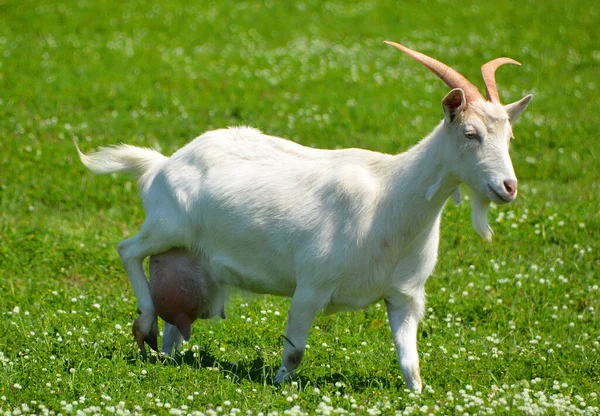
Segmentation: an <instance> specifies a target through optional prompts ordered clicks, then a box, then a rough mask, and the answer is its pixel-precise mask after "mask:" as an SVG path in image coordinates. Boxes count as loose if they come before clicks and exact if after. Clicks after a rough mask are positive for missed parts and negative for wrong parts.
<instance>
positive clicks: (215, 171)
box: [77, 41, 532, 391]
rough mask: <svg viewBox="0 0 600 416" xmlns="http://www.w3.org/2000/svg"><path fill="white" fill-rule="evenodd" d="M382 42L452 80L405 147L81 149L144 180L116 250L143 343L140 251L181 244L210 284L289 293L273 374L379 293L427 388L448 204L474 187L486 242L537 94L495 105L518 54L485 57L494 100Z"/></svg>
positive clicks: (204, 143) (144, 288)
mask: <svg viewBox="0 0 600 416" xmlns="http://www.w3.org/2000/svg"><path fill="white" fill-rule="evenodd" d="M385 43H386V44H389V45H392V46H394V47H396V48H398V49H399V50H401V51H402V52H404V53H406V54H407V55H409V56H410V57H411V58H413V59H415V60H416V61H418V62H420V63H421V64H423V65H424V66H425V67H427V68H428V69H430V70H431V71H432V72H434V73H435V74H436V75H437V76H438V77H439V78H441V79H442V80H443V81H444V82H445V83H446V84H447V85H448V86H449V87H450V88H451V91H450V92H449V93H448V94H447V95H446V96H445V97H444V99H443V100H442V108H443V111H444V119H443V120H442V121H441V122H440V123H439V125H438V126H437V127H436V128H435V129H434V130H433V132H432V133H431V134H430V135H429V136H427V137H426V138H424V139H422V140H421V141H420V142H419V143H418V144H417V145H415V146H414V147H412V148H411V149H409V150H408V151H406V152H404V153H400V154H397V155H388V154H381V153H376V152H371V151H367V150H361V149H341V150H319V149H313V148H307V147H304V146H301V145H299V144H296V143H293V142H291V141H288V140H285V139H281V138H277V137H272V136H268V135H265V134H263V133H261V132H260V131H258V130H255V129H252V128H248V127H236V128H229V129H222V130H215V131H209V132H207V133H204V134H203V135H201V136H200V137H198V138H196V139H194V140H192V141H191V142H189V143H188V144H187V145H185V146H184V147H182V148H181V149H179V150H178V151H176V152H175V153H174V154H173V155H172V156H171V157H169V158H167V157H165V156H163V155H161V154H160V153H158V152H155V151H153V150H149V149H142V148H138V147H134V146H128V145H120V146H117V147H109V148H100V149H99V150H98V151H97V152H95V153H92V154H90V155H87V156H86V155H84V154H83V153H81V151H80V150H79V148H77V151H78V154H79V156H80V159H81V161H82V163H83V164H84V165H85V166H87V167H88V168H89V169H91V170H92V171H94V172H96V173H110V172H116V171H133V172H135V173H136V174H137V176H138V184H139V187H140V190H141V198H142V201H143V205H144V209H145V212H146V219H145V221H144V223H143V225H142V228H141V230H140V232H139V233H138V234H137V235H135V236H133V237H131V238H128V239H126V240H124V241H121V242H120V243H119V245H118V252H119V254H120V257H121V259H122V262H123V265H124V268H125V271H126V273H127V275H128V277H129V279H130V282H131V285H132V287H133V290H134V292H135V295H136V297H137V302H138V308H139V313H140V316H139V317H138V318H137V319H136V321H135V323H134V334H135V337H136V339H137V340H138V343H139V344H140V347H141V348H142V349H143V347H144V342H147V343H149V344H150V345H151V346H152V345H154V346H155V345H156V337H157V333H156V309H155V306H154V304H153V301H152V297H151V295H150V291H149V287H148V281H147V280H146V276H145V274H144V269H143V267H142V263H143V260H144V258H146V257H147V256H151V255H157V254H160V253H164V252H166V251H167V250H170V249H172V248H173V247H182V248H184V249H185V250H187V251H189V252H190V253H194V254H195V255H197V256H198V257H199V258H202V259H204V260H202V261H205V262H206V264H205V267H206V269H207V270H208V271H209V276H210V279H212V283H211V285H212V284H214V285H215V287H218V288H220V289H221V288H226V287H229V286H232V287H239V288H242V289H245V290H249V291H252V292H256V293H269V294H274V295H281V296H289V297H291V298H292V300H291V306H290V309H289V313H288V320H287V328H286V334H285V340H286V342H284V348H283V360H282V364H281V367H280V368H279V370H278V372H277V374H276V376H275V382H277V383H281V382H282V381H284V380H285V379H287V378H289V377H291V376H293V375H294V373H295V371H296V369H297V367H298V365H299V364H300V362H301V360H302V357H303V354H304V349H305V345H306V341H307V338H308V334H309V330H310V327H311V324H312V322H313V320H314V318H315V316H316V314H317V313H318V312H319V311H321V310H324V311H325V313H334V312H337V311H340V310H353V309H359V308H364V307H366V306H368V305H371V304H373V303H375V302H378V301H379V300H381V299H383V300H384V301H385V305H386V308H387V313H388V317H389V322H390V327H391V330H392V335H393V339H394V343H395V346H396V350H397V354H398V359H399V362H400V369H401V371H402V374H403V377H404V380H405V383H406V385H407V387H409V388H411V389H414V390H417V391H421V388H422V381H421V376H420V372H419V357H418V353H417V326H418V323H419V320H420V318H421V317H422V315H423V309H424V303H425V290H424V286H425V281H426V280H427V278H428V277H429V275H430V274H431V273H432V271H433V269H434V265H435V263H436V261H437V252H438V244H439V227H440V217H441V212H442V210H443V207H444V205H445V202H446V200H447V199H448V198H449V197H450V195H453V194H454V195H455V196H456V195H458V193H457V192H456V189H457V187H458V186H459V184H461V183H464V184H466V185H467V186H468V187H470V188H471V189H472V191H473V197H472V223H473V226H474V228H475V230H476V231H477V232H478V233H479V234H480V235H481V236H482V237H483V238H484V239H485V240H488V241H489V240H491V238H492V232H491V229H490V228H489V226H488V223H487V218H486V213H487V208H488V205H489V204H490V202H491V201H493V202H495V203H497V204H504V203H508V202H511V201H513V200H514V199H515V198H516V195H517V178H516V176H515V172H514V169H513V166H512V162H511V159H510V156H509V142H510V140H511V139H512V129H511V122H514V121H515V120H516V119H517V118H518V117H519V116H520V115H521V113H522V112H523V111H524V110H525V108H526V107H527V105H528V104H529V102H530V101H531V99H532V96H531V95H527V96H526V97H524V98H522V99H521V100H519V101H517V102H515V103H512V104H508V105H505V106H503V105H502V104H500V100H499V97H498V92H497V89H496V83H495V80H494V74H495V71H496V69H497V67H499V66H500V65H503V64H507V63H511V64H518V63H517V62H516V61H514V60H512V59H509V58H499V59H495V60H493V61H491V62H489V63H487V64H485V65H483V67H482V74H483V77H484V81H485V85H486V95H487V100H486V99H484V98H483V96H482V95H481V94H480V92H479V91H478V90H477V88H476V87H475V86H474V85H473V84H471V83H470V82H469V81H468V80H467V79H466V78H464V77H463V76H462V75H460V74H459V73H458V72H457V71H455V70H453V69H452V68H450V67H448V66H447V65H445V64H443V63H441V62H439V61H437V60H435V59H433V58H431V57H428V56H426V55H423V54H421V53H419V52H416V51H413V50H412V49H409V48H407V47H405V46H402V45H400V44H397V43H394V42H387V41H386V42H385Z"/></svg>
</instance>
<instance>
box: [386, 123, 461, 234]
mask: <svg viewBox="0 0 600 416" xmlns="http://www.w3.org/2000/svg"><path fill="white" fill-rule="evenodd" d="M445 134H446V133H445V129H444V127H443V125H441V124H440V125H439V126H438V127H437V128H436V129H435V130H434V131H433V132H432V133H431V134H430V135H429V136H428V137H426V138H425V139H423V140H421V142H419V143H418V144H417V145H416V146H414V147H413V148H411V149H410V150H408V151H407V152H404V153H401V154H398V155H396V156H395V157H394V161H393V166H392V169H391V172H392V173H391V175H390V176H389V177H388V181H389V182H388V189H389V190H390V191H391V192H390V194H389V200H388V201H386V202H387V203H389V204H390V208H391V209H390V210H388V213H389V214H390V215H391V216H392V218H388V220H390V222H389V224H390V225H391V224H394V225H395V228H396V230H395V231H396V232H399V233H400V234H402V235H404V236H416V235H417V234H419V233H420V232H421V231H423V232H427V231H428V229H430V228H431V227H433V226H435V224H437V221H436V219H437V217H438V216H439V215H440V213H441V211H442V209H443V207H444V204H445V202H446V200H447V199H448V197H449V196H450V195H451V193H452V191H453V190H454V189H455V188H456V187H457V186H458V185H459V181H458V180H457V179H456V178H455V177H454V176H453V175H452V174H451V173H450V170H449V169H448V168H449V167H448V166H446V163H445V162H444V161H445V159H446V158H445V157H444V154H443V152H444V150H445V148H446V145H445V144H446V143H445V142H444V140H445V139H446V137H444V136H445Z"/></svg>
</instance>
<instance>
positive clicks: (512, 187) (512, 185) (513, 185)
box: [504, 179, 517, 196]
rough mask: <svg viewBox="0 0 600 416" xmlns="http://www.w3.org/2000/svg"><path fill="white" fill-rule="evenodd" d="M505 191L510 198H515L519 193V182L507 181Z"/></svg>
mask: <svg viewBox="0 0 600 416" xmlns="http://www.w3.org/2000/svg"><path fill="white" fill-rule="evenodd" d="M504 189H505V190H506V192H507V193H508V194H509V195H510V196H513V195H514V194H515V193H516V192H517V181H516V180H514V179H507V180H505V181H504Z"/></svg>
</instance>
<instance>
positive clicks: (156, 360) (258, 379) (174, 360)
mask: <svg viewBox="0 0 600 416" xmlns="http://www.w3.org/2000/svg"><path fill="white" fill-rule="evenodd" d="M130 358H132V359H133V360H135V359H136V358H133V357H130ZM145 360H146V361H147V362H149V363H151V364H156V365H165V366H174V367H179V366H189V367H191V368H195V369H200V368H203V369H206V370H215V369H216V371H219V372H221V373H222V374H226V375H228V376H229V378H230V380H231V381H232V382H234V383H240V382H241V381H243V380H244V381H250V382H252V383H259V384H266V385H271V386H278V384H276V383H275V382H274V381H273V380H274V377H275V374H276V373H277V371H278V370H279V366H276V367H275V366H272V365H270V364H268V363H267V362H265V360H264V359H263V358H262V357H255V358H254V359H252V360H243V361H228V360H223V359H218V358H217V357H216V356H214V355H213V354H211V353H210V351H208V350H207V349H206V348H200V349H199V350H197V351H191V350H186V351H184V352H183V353H179V352H178V353H177V355H176V356H175V357H168V356H164V355H160V356H157V355H154V354H153V355H149V356H147V357H146V358H145ZM293 381H295V382H297V383H298V384H299V385H300V386H306V385H313V386H324V385H332V384H336V383H338V382H341V383H344V385H348V386H351V387H352V390H354V391H364V390H367V389H373V388H374V387H375V388H386V389H390V388H392V389H396V390H398V391H403V390H404V388H405V385H404V382H403V381H402V380H398V379H396V378H388V377H384V376H380V375H376V376H375V375H369V374H361V375H357V374H353V375H352V376H350V377H348V376H347V375H345V374H343V373H340V372H334V371H332V372H331V373H330V374H328V375H320V376H318V377H307V376H304V375H303V374H302V369H301V368H300V370H299V374H296V375H295V376H294V379H293ZM285 384H286V383H284V384H283V385H284V386H285Z"/></svg>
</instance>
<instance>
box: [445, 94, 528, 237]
mask: <svg viewBox="0 0 600 416" xmlns="http://www.w3.org/2000/svg"><path fill="white" fill-rule="evenodd" d="M531 98H532V96H531V95H528V96H526V97H525V98H523V99H521V100H520V101H517V102H516V103H513V104H509V105H506V106H503V105H501V104H500V103H496V102H490V101H484V100H477V101H474V102H469V103H467V101H466V99H465V96H464V93H463V91H462V90H461V89H460V88H456V89H454V90H452V91H450V93H449V94H448V95H447V96H446V97H445V98H444V100H443V101H442V104H443V107H444V113H445V115H446V117H445V120H444V123H445V128H446V129H447V131H448V133H449V134H448V136H450V139H449V140H450V143H449V144H450V145H451V147H452V149H450V150H449V151H448V152H447V156H448V157H449V158H450V159H451V160H449V161H448V162H449V163H448V166H450V167H451V170H452V174H453V175H454V176H456V178H457V179H458V180H459V181H461V182H463V183H465V184H466V185H467V186H469V188H471V189H472V190H473V192H474V194H475V195H474V217H473V223H474V225H475V228H476V230H477V231H478V232H479V233H480V234H481V235H482V236H483V237H484V238H485V239H491V231H489V227H488V226H487V221H485V219H484V218H485V210H486V208H487V205H488V204H489V202H490V201H492V202H495V203H496V204H505V203H508V202H512V201H513V200H514V199H515V198H516V196H517V177H516V175H515V171H514V168H513V165H512V161H511V159H510V155H509V151H508V150H509V146H510V142H511V140H512V139H513V133H512V127H511V122H514V121H515V120H516V119H517V118H518V117H519V116H520V115H521V113H522V112H523V111H524V110H525V108H526V107H527V105H528V104H529V102H530V101H531Z"/></svg>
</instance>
